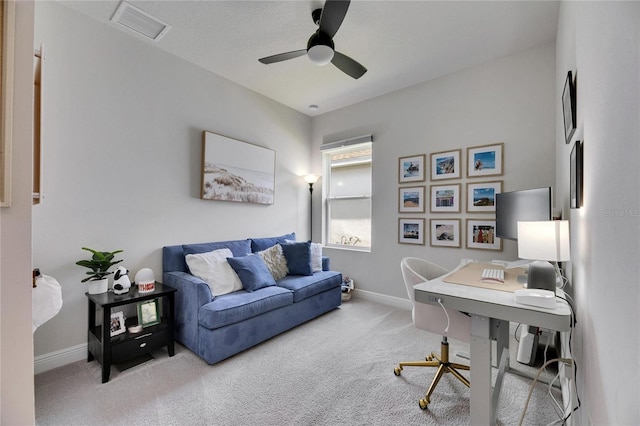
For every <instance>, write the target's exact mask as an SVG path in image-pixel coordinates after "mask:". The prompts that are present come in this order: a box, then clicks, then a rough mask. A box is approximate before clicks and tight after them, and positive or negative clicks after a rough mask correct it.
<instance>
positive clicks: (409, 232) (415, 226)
mask: <svg viewBox="0 0 640 426" xmlns="http://www.w3.org/2000/svg"><path fill="white" fill-rule="evenodd" d="M398 243H400V244H416V245H424V219H423V218H411V219H408V218H400V219H398Z"/></svg>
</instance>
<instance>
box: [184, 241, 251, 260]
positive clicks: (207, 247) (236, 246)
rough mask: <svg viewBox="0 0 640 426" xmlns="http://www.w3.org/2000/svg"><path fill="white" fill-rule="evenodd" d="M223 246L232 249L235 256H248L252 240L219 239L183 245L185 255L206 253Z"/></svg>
mask: <svg viewBox="0 0 640 426" xmlns="http://www.w3.org/2000/svg"><path fill="white" fill-rule="evenodd" d="M223 248H228V249H229V250H231V253H233V256H234V257H237V256H246V255H248V254H249V253H251V240H232V241H218V242H213V243H200V244H184V245H183V246H182V250H184V255H185V256H186V255H188V254H197V253H206V252H209V251H214V250H218V249H223Z"/></svg>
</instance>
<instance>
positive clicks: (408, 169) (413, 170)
mask: <svg viewBox="0 0 640 426" xmlns="http://www.w3.org/2000/svg"><path fill="white" fill-rule="evenodd" d="M425 157H426V155H425V154H419V155H412V156H410V157H400V158H399V159H398V182H399V183H406V182H423V181H424V179H425V170H424V169H425Z"/></svg>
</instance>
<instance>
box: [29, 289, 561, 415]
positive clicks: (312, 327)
mask: <svg viewBox="0 0 640 426" xmlns="http://www.w3.org/2000/svg"><path fill="white" fill-rule="evenodd" d="M439 342H440V336H438V335H434V334H431V333H428V332H425V331H421V330H417V329H415V328H414V327H413V324H412V323H411V313H410V312H409V311H405V310H399V309H394V308H390V307H388V306H384V305H380V304H376V303H372V302H369V301H363V300H361V299H358V298H352V299H351V301H349V302H346V303H345V304H343V306H342V307H341V308H340V309H337V310H335V311H333V312H330V313H328V314H325V315H323V316H322V317H320V318H317V319H315V320H313V321H311V322H309V323H307V324H303V325H302V326H299V327H297V328H295V329H293V330H290V331H288V332H286V333H284V334H281V335H280V336H277V337H275V338H273V339H271V340H269V341H267V342H264V343H262V344H260V345H258V346H256V347H254V348H252V349H250V350H248V351H245V352H243V353H241V354H238V355H236V356H234V357H232V358H229V359H227V360H225V361H223V362H221V363H218V364H216V365H212V366H211V365H207V364H206V363H205V362H204V361H203V360H201V359H200V358H198V357H197V356H196V355H194V354H193V353H192V352H190V351H189V350H188V349H186V348H184V347H183V346H181V345H177V347H176V355H175V356H174V357H171V358H169V357H168V355H167V353H166V351H160V352H158V353H156V354H154V356H155V359H153V360H151V361H148V362H146V363H144V364H142V365H139V366H137V367H134V368H131V369H129V370H124V371H122V372H120V371H119V370H118V369H117V368H115V367H113V368H112V371H111V380H110V381H109V382H108V383H106V384H101V383H100V366H99V364H98V363H97V362H96V361H93V362H90V363H87V362H84V361H80V362H76V363H73V364H70V365H67V366H64V367H61V368H58V369H55V370H52V371H48V372H45V373H42V374H39V375H37V376H36V378H35V384H36V422H37V424H38V425H156V426H157V425H424V424H428V425H458V424H460V425H467V424H474V422H473V420H472V419H469V389H467V388H466V387H465V386H464V385H462V384H461V383H459V382H458V381H457V380H456V379H455V378H453V377H451V376H450V375H446V376H445V377H444V378H443V380H441V382H440V384H439V386H438V389H437V390H436V392H435V393H434V395H433V396H432V402H431V404H430V405H429V408H428V409H427V410H421V409H420V408H419V407H418V399H420V398H421V397H422V396H423V394H424V392H425V390H426V388H427V386H428V384H429V382H430V381H431V378H432V377H433V374H434V372H435V370H432V369H424V368H410V367H407V368H405V369H404V370H403V372H402V376H400V377H396V376H395V375H394V374H393V368H394V366H395V365H396V364H397V362H399V361H410V360H420V359H422V358H423V356H424V355H425V354H426V353H427V352H429V351H431V350H434V349H436V350H437V349H438V348H439ZM450 347H451V353H452V354H453V353H455V352H456V351H467V352H468V344H465V343H462V342H458V341H455V340H450ZM512 352H513V351H512ZM513 359H515V358H513ZM457 361H463V362H464V360H457ZM512 364H517V362H515V361H512ZM518 368H520V367H518ZM530 383H531V380H529V379H526V378H523V377H521V376H518V375H514V374H507V375H506V376H505V379H504V384H503V389H502V393H501V397H500V404H499V408H498V424H500V425H515V424H517V423H518V421H519V419H520V415H521V413H522V408H523V406H524V402H525V399H526V397H527V393H528V392H529V386H530ZM472 385H473V384H472ZM553 394H554V395H555V397H556V398H557V399H558V400H560V392H559V391H558V390H554V391H553ZM553 407H554V403H553V401H552V400H551V398H550V396H549V391H548V386H546V385H544V384H537V385H536V388H535V391H534V393H533V397H532V399H531V402H530V404H529V409H528V411H527V414H526V417H525V421H524V424H528V425H543V424H548V423H550V422H553V421H555V420H557V419H558V417H557V415H556V414H555V411H554V408H553Z"/></svg>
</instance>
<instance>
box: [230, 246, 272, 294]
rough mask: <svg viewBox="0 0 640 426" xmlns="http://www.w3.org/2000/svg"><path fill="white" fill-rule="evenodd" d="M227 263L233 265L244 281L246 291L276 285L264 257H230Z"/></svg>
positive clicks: (252, 255)
mask: <svg viewBox="0 0 640 426" xmlns="http://www.w3.org/2000/svg"><path fill="white" fill-rule="evenodd" d="M227 262H229V264H230V265H231V267H232V268H233V270H234V271H236V274H238V276H239V277H240V281H242V286H243V287H244V289H245V290H247V291H249V292H251V291H255V290H258V289H260V288H263V287H268V286H272V285H276V281H275V280H274V279H273V276H272V275H271V272H269V269H268V268H267V265H265V263H264V260H262V257H260V256H258V255H255V254H251V255H249V256H242V257H230V258H228V259H227Z"/></svg>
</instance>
